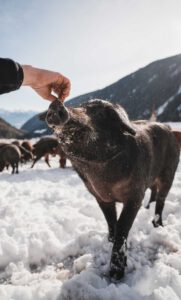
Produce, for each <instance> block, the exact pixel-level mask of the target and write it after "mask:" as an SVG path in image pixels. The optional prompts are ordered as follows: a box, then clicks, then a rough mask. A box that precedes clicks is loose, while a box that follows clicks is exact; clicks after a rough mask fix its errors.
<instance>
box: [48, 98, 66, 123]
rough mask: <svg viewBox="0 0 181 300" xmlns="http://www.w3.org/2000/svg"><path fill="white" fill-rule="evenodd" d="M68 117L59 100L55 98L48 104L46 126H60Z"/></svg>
mask: <svg viewBox="0 0 181 300" xmlns="http://www.w3.org/2000/svg"><path fill="white" fill-rule="evenodd" d="M68 118H69V114H68V111H67V109H66V108H65V106H64V105H63V104H62V103H61V102H60V101H59V100H55V101H53V102H52V103H51V104H50V106H49V109H48V112H47V116H46V121H47V123H48V126H50V127H53V126H62V125H63V124H64V123H65V122H66V121H67V120H68Z"/></svg>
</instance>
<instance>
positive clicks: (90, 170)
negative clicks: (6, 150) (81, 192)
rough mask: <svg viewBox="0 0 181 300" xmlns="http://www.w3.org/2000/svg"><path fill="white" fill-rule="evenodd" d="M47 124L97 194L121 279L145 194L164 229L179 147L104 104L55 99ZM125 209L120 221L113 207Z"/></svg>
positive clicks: (167, 135) (159, 130)
mask: <svg viewBox="0 0 181 300" xmlns="http://www.w3.org/2000/svg"><path fill="white" fill-rule="evenodd" d="M46 118H47V122H48V125H49V126H50V127H52V128H53V129H54V131H55V133H56V135H57V136H58V138H59V140H60V143H61V145H62V148H63V150H64V152H65V153H66V155H67V157H68V158H69V159H70V160H71V162H72V165H73V167H74V168H75V170H76V171H77V173H78V174H79V176H80V177H81V178H82V180H83V181H84V183H85V185H86V186H87V188H88V190H89V191H90V192H91V193H92V194H93V195H94V196H95V198H96V200H97V201H98V203H99V206H100V208H101V209H102V211H103V214H104V216H105V218H106V220H107V223H108V228H109V241H112V242H113V243H114V245H113V250H112V257H111V263H110V276H111V277H112V278H113V279H115V280H119V279H120V278H121V277H122V276H123V275H124V269H125V266H126V259H127V258H126V240H127V237H128V233H129V230H130V228H131V226H132V224H133V222H134V219H135V217H136V215H137V212H138V210H139V208H140V206H141V203H142V199H143V198H144V195H145V191H146V189H147V188H150V189H151V191H152V194H151V199H150V201H151V202H152V201H156V208H155V218H154V220H153V225H154V226H155V227H157V226H159V225H162V211H163V207H164V202H165V198H166V196H167V194H168V192H169V190H170V188H171V185H172V182H173V179H174V175H175V171H176V168H177V165H178V162H179V154H180V147H179V143H178V141H177V138H176V136H175V135H174V133H173V132H172V131H171V129H170V128H169V127H168V126H165V125H163V124H160V123H148V122H146V121H140V122H131V121H130V120H129V119H128V116H127V114H126V112H125V111H124V109H123V108H122V107H121V106H119V105H117V104H111V103H109V102H106V101H102V100H93V101H90V102H88V103H85V104H84V105H82V106H81V107H79V108H65V107H64V106H63V104H62V103H61V102H60V101H58V100H55V101H54V102H52V104H51V105H50V107H49V110H48V113H47V116H46ZM116 202H122V203H123V209H122V212H121V215H120V217H119V218H118V219H117V215H116V208H115V203H116Z"/></svg>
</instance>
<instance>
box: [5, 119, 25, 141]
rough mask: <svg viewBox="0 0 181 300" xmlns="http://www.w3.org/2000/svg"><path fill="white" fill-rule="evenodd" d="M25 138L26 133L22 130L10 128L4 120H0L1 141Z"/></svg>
mask: <svg viewBox="0 0 181 300" xmlns="http://www.w3.org/2000/svg"><path fill="white" fill-rule="evenodd" d="M25 136H26V132H25V131H23V130H19V129H17V128H15V127H13V126H11V125H10V124H9V123H7V122H6V121H5V120H3V119H2V118H0V138H3V139H10V138H13V139H14V138H16V139H19V138H23V137H25Z"/></svg>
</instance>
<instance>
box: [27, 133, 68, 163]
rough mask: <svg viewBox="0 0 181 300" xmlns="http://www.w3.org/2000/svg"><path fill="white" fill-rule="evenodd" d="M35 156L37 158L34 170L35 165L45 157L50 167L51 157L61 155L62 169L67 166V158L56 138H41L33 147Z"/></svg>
mask: <svg viewBox="0 0 181 300" xmlns="http://www.w3.org/2000/svg"><path fill="white" fill-rule="evenodd" d="M33 154H34V156H35V158H34V161H33V164H32V168H33V167H34V165H35V163H36V162H37V161H38V160H39V159H41V158H42V157H45V162H46V163H47V165H48V166H49V167H50V163H49V155H50V154H51V155H53V156H55V155H57V154H58V155H59V156H60V164H61V167H62V168H64V167H65V164H66V158H65V154H64V152H63V150H61V148H60V145H59V143H58V140H57V139H56V138H54V137H45V138H41V139H40V140H39V141H38V142H37V143H36V144H35V145H34V146H33Z"/></svg>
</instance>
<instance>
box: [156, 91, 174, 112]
mask: <svg viewBox="0 0 181 300" xmlns="http://www.w3.org/2000/svg"><path fill="white" fill-rule="evenodd" d="M173 100H174V97H173V96H172V97H170V98H169V99H168V100H166V101H165V102H164V104H163V105H161V106H160V107H159V108H158V109H157V115H158V116H159V115H161V114H162V113H163V112H164V110H165V108H166V107H167V106H168V104H169V103H170V102H172V101H173Z"/></svg>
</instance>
